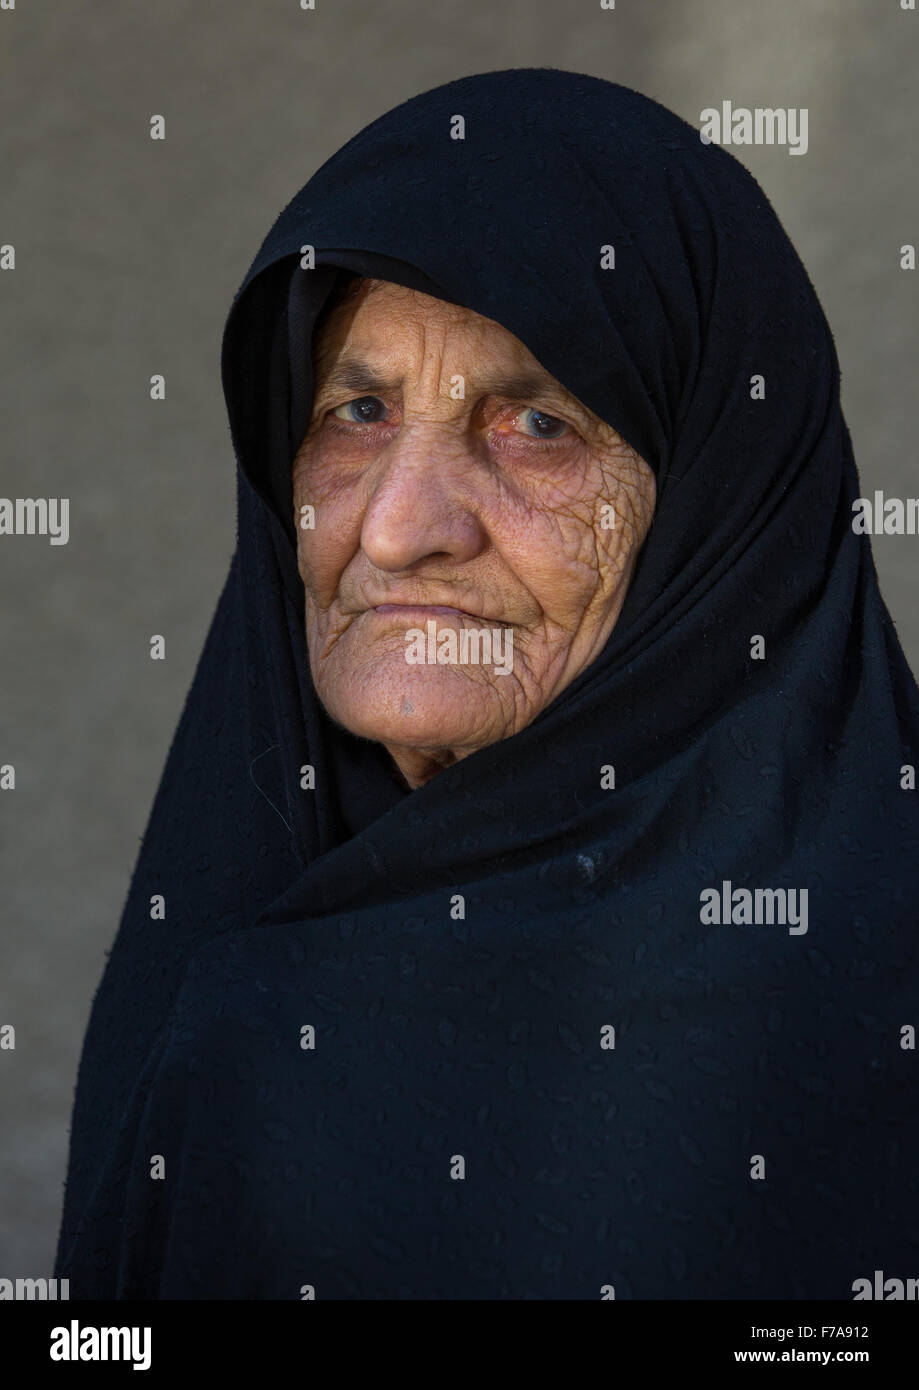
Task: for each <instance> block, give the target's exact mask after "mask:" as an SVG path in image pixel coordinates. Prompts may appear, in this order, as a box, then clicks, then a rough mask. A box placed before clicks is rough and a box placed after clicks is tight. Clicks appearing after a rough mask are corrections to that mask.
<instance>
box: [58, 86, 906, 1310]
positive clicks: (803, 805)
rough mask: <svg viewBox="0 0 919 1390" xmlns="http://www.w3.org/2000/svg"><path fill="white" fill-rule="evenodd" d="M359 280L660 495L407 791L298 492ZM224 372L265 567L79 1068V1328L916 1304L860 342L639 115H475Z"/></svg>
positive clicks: (255, 541) (746, 202) (616, 91)
mask: <svg viewBox="0 0 919 1390" xmlns="http://www.w3.org/2000/svg"><path fill="white" fill-rule="evenodd" d="M455 115H462V116H463V117H464V120H465V139H464V140H454V139H451V138H450V125H451V118H452V117H454V116H455ZM307 245H311V246H314V247H315V248H316V254H317V267H316V268H315V269H312V270H310V269H301V268H300V255H301V248H302V247H304V246H307ZM604 246H612V247H614V248H615V269H609V270H604V269H601V250H602V248H603V247H604ZM342 269H348V270H352V271H353V270H364V271H365V272H366V273H368V274H375V275H378V276H380V277H381V278H387V279H392V280H396V281H398V282H400V283H405V284H411V285H414V286H416V287H417V288H427V289H428V292H430V293H435V294H437V295H439V296H440V297H441V298H444V299H447V300H452V301H454V302H456V303H459V304H463V305H466V306H468V307H469V308H471V309H473V310H475V311H477V312H478V313H480V314H483V315H485V316H487V317H489V318H491V319H494V320H496V321H498V322H499V323H501V324H503V325H504V327H505V328H507V329H508V330H510V331H511V332H512V333H514V334H516V335H517V337H519V338H520V339H521V340H522V341H523V342H524V343H525V344H526V345H527V347H528V348H529V349H530V351H531V352H532V353H533V354H534V355H535V356H536V357H537V358H538V359H539V361H540V362H541V363H542V364H543V365H544V366H545V367H546V368H547V369H548V370H549V371H550V372H552V373H553V374H554V375H555V376H556V377H557V378H558V379H559V380H560V381H561V382H562V383H563V384H564V385H565V386H566V387H567V388H568V389H569V390H570V391H572V392H573V393H574V394H575V395H577V396H578V397H579V398H580V399H581V400H582V401H583V402H584V403H585V404H587V405H588V406H590V407H591V408H592V409H593V410H594V411H596V412H597V413H598V414H599V415H600V416H601V417H602V418H603V419H605V420H607V421H608V422H609V423H610V424H612V425H613V426H615V428H616V429H617V430H619V432H620V433H621V434H622V435H623V436H624V437H625V439H627V440H628V442H629V443H631V444H632V445H633V446H634V447H635V449H637V450H638V452H639V453H640V454H642V455H643V457H644V458H645V459H646V460H647V461H648V463H649V464H651V466H652V467H653V469H654V471H655V473H656V476H657V486H658V502H657V511H656V515H655V520H654V522H653V525H652V528H651V532H650V534H649V537H648V540H647V542H646V544H645V547H644V550H643V552H642V554H641V557H640V560H639V563H638V567H637V569H636V572H635V576H634V579H633V583H632V587H631V589H630V591H629V594H628V597H627V599H626V603H625V607H624V610H623V612H622V615H621V618H620V620H619V622H618V625H617V626H616V628H615V630H614V632H613V634H612V637H611V639H610V641H609V643H608V645H607V647H606V649H605V650H604V651H603V653H602V655H601V656H600V657H599V658H598V659H597V660H596V661H595V662H593V664H592V665H591V666H589V667H588V668H587V669H586V670H585V671H584V672H583V673H582V674H581V675H580V676H579V677H578V678H577V680H575V682H574V683H573V684H572V685H570V686H569V687H568V688H567V689H566V690H565V691H564V692H563V693H562V694H561V695H560V696H559V697H558V698H557V699H556V700H555V701H554V702H553V703H552V704H551V705H550V706H549V707H548V708H547V709H545V710H544V711H543V712H542V713H541V715H540V716H539V717H538V718H537V719H536V720H535V721H534V722H533V723H532V724H530V725H529V726H528V727H527V728H525V729H524V730H523V731H522V732H520V733H518V734H517V735H515V736H514V737H512V738H509V739H506V740H503V741H501V742H499V743H496V744H493V745H491V746H490V747H488V748H485V749H484V750H482V751H480V752H477V753H475V754H473V755H472V756H470V757H468V758H466V759H465V760H463V761H461V762H459V763H457V764H456V765H455V766H453V767H451V768H449V769H447V770H445V771H443V772H441V773H439V774H438V775H437V776H435V777H434V778H433V779H432V780H431V781H430V782H428V783H427V784H426V785H425V786H424V787H423V788H422V789H420V790H418V791H415V792H411V793H409V792H405V791H403V790H402V789H401V788H400V786H399V785H398V783H397V782H396V780H395V779H394V777H393V775H392V772H391V768H390V764H389V761H388V758H387V756H386V754H385V753H384V751H383V750H382V748H381V747H379V746H378V745H375V744H372V743H369V742H364V741H361V740H359V739H356V738H353V737H352V736H351V735H349V734H346V733H345V732H344V731H342V730H341V729H339V728H337V727H336V726H334V725H333V724H332V722H331V721H330V720H329V719H328V718H327V717H326V716H325V714H324V713H323V711H322V709H321V708H320V707H319V705H318V702H317V699H316V696H315V693H314V691H313V688H312V685H311V681H310V676H309V672H308V664H307V655H306V649H305V641H304V636H303V595H302V589H301V585H300V582H299V579H298V576H297V570H296V563H295V549H294V531H293V521H292V502H291V492H290V480H289V469H290V462H291V459H292V457H293V453H294V452H295V449H296V447H297V445H298V443H299V441H300V438H301V436H302V433H303V430H304V428H305V424H306V421H307V419H308V417H309V410H310V400H311V395H310V393H311V383H310V360H309V353H310V332H311V327H312V324H313V322H314V320H315V316H316V314H317V312H318V311H319V309H320V307H321V305H322V304H323V303H324V302H325V300H326V296H327V295H328V293H329V290H330V289H331V287H332V286H333V284H335V283H336V281H337V279H338V277H339V275H340V272H341V270H342ZM223 370H224V383H225V390H226V396H227V402H228V408H229V413H230V421H231V427H232V434H233V442H234V446H235V449H236V453H237V457H238V462H239V534H238V548H237V552H236V555H235V557H234V561H233V564H232V567H231V570H230V574H229V577H228V580H227V583H226V587H225V590H224V592H223V595H222V598H221V600H220V603H219V606H218V609H217V613H216V616H215V618H214V621H213V626H212V629H211V632H210V634H209V637H208V640H207V643H206V646H205V649H204V653H203V655H202V658H201V662H200V665H199V668H198V671H197V674H196V676H195V680H194V683H193V686H192V689H191V693H190V695H189V699H188V702H187V706H186V708H185V711H184V714H183V716H182V719H181V722H180V725H179V728H178V731H177V734H176V737H175V740H174V743H173V746H172V748H171V751H170V753H169V758H168V762H167V765H166V769H165V773H164V776H163V779H162V783H161V786H160V789H159V792H158V795H157V798H156V802H155V805H154V808H153V813H152V817H151V820H150V824H149V827H148V830H147V833H146V837H145V839H144V842H143V847H142V851H141V854H140V858H139V862H138V865H137V868H136V871H135V875H134V879H133V883H132V887H131V892H130V895H129V899H128V903H127V906H126V910H125V914H124V917H123V920H122V923H121V927H120V930H119V932H118V935H117V938H116V941H115V944H114V948H113V950H112V953H111V956H110V959H109V961H108V965H107V968H106V971H105V974H104V978H103V980H102V983H101V986H100V989H99V991H98V994H97V997H96V1000H95V1004H94V1007H93V1013H92V1018H91V1022H90V1026H89V1030H88V1034H87V1038H86V1042H85V1046H84V1053H83V1058H82V1062H81V1067H80V1073H79V1081H78V1088H77V1096H76V1105H75V1112H74V1121H73V1129H72V1138H71V1154H70V1168H69V1176H68V1184H67V1190H66V1200H65V1209H64V1216H63V1225H62V1230H61V1237H60V1246H59V1253H58V1261H57V1268H56V1274H57V1275H58V1276H59V1277H69V1278H70V1280H71V1293H72V1296H73V1297H76V1298H91V1297H110V1296H117V1297H122V1298H151V1299H152V1298H230V1299H232V1298H240V1299H244V1298H248V1299H259V1298H272V1299H299V1298H301V1297H302V1296H303V1295H304V1292H305V1291H307V1289H308V1287H311V1288H312V1289H314V1290H315V1296H316V1297H317V1298H370V1299H376V1298H410V1299H416V1298H449V1299H452V1298H486V1299H516V1298H539V1299H543V1298H546V1299H556V1298H559V1299H599V1298H601V1297H603V1296H604V1294H603V1292H602V1291H603V1290H604V1289H606V1290H607V1293H606V1296H609V1286H612V1288H613V1289H614V1290H615V1296H616V1297H617V1298H687V1299H694V1298H727V1299H733V1298H750V1297H753V1298H814V1297H827V1298H840V1299H848V1298H851V1297H852V1283H853V1281H854V1280H856V1279H858V1278H860V1277H863V1276H867V1277H871V1276H872V1273H873V1271H874V1270H875V1269H882V1270H884V1271H885V1274H887V1275H890V1276H896V1277H900V1278H907V1277H914V1276H919V1266H917V1246H919V1201H917V1195H919V1179H917V1176H916V1164H915V1155H916V1151H917V1140H919V1125H917V1105H916V1081H915V1077H916V1062H915V1057H916V1053H915V1051H913V1050H910V1049H909V1048H908V1046H905V1045H904V1041H905V1039H906V1038H907V1036H908V1035H907V1034H905V1033H901V1030H902V1029H904V1028H905V1027H906V1025H915V1024H917V1023H919V1017H917V1009H916V998H917V991H916V974H915V971H916V920H917V906H916V904H917V895H919V883H917V877H919V875H917V868H916V861H917V855H916V851H917V845H919V823H917V810H916V798H917V793H916V792H915V791H912V790H909V789H908V786H907V787H904V786H901V768H902V767H903V766H904V765H906V764H913V763H914V762H915V761H916V735H917V728H919V697H917V690H916V686H915V683H914V681H913V679H912V676H911V675H910V672H909V670H908V668H907V665H906V662H905V660H904V657H903V654H902V652H901V649H900V646H899V643H898V640H897V638H896V635H895V632H894V629H893V626H892V624H891V621H890V618H889V616H888V614H887V611H886V609H885V607H884V604H883V602H882V599H881V597H880V595H879V592H878V586H877V580H876V576H875V569H874V564H873V560H872V555H871V550H870V543H869V540H868V538H867V537H866V536H862V535H856V534H854V533H853V530H852V527H851V517H852V501H853V499H854V498H855V497H857V496H858V494H859V483H858V478H857V474H856V470H855V465H854V462H853V458H852V452H851V447H850V443H849V438H848V435H847V431H846V427H845V423H844V420H843V416H842V413H841V410H840V401H839V372H838V366H837V361H836V355H835V350H834V346H833V342H832V339H831V336H830V332H829V329H828V327H827V324H826V322H825V319H824V317H823V314H822V311H821V309H820V306H819V304H818V302H817V299H816V297H815V294H814V291H813V289H812V287H811V285H810V282H809V280H808V278H807V276H806V274H805V272H804V270H803V268H802V266H801V264H800V262H799V260H798V258H797V256H796V254H795V252H794V250H793V249H792V247H791V245H790V244H789V242H788V240H787V238H786V236H785V234H784V233H783V231H782V229H781V227H780V226H779V224H778V222H777V219H776V217H775V215H774V213H773V211H772V210H771V208H770V206H769V204H768V202H767V200H766V198H765V196H764V195H763V193H762V191H761V190H760V188H759V187H758V185H757V184H756V183H755V181H754V180H753V179H752V178H751V177H750V175H749V174H747V173H746V172H745V171H744V169H743V168H742V167H741V166H740V165H739V164H738V163H737V162H736V161H735V160H734V159H733V158H732V157H731V156H730V155H728V154H727V153H726V152H725V151H724V150H722V149H721V148H719V147H718V146H716V145H705V144H703V143H702V142H701V141H700V139H699V135H698V132H697V131H695V130H693V129H692V128H690V127H689V126H688V125H686V124H685V123H684V122H683V121H681V120H679V119H678V118H677V117H675V116H674V115H672V114H671V113H669V112H668V111H666V110H664V109H663V108H662V107H660V106H658V105H657V104H655V103H654V102H652V101H649V100H647V99H646V98H644V97H642V96H640V95H638V94H636V93H634V92H631V91H628V90H626V89H624V88H622V87H618V86H614V85H611V84H609V83H606V82H603V81H600V80H598V79H596V78H591V77H583V76H578V75H574V74H569V73H564V72H560V71H556V70H549V69H533V70H526V69H523V70H514V71H509V72H497V73H490V74H486V75H483V76H478V77H470V78H464V79H462V80H460V81H457V82H453V83H450V84H449V85H447V86H445V87H441V88H439V89H437V90H435V91H432V92H428V93H426V94H424V95H422V96H419V97H417V98H414V99H413V100H411V101H408V102H406V103H405V104H404V105H402V106H400V107H399V108H398V109H397V110H395V111H393V112H390V113H389V114H387V115H385V116H383V117H382V118H381V119H380V120H378V121H376V122H374V123H373V124H372V125H370V126H369V127H368V128H367V129H366V130H364V131H362V132H361V133H360V134H359V135H357V136H356V137H355V138H354V139H353V140H351V141H350V142H349V143H348V144H347V145H346V146H345V147H344V148H343V149H342V150H341V151H340V152H339V153H338V154H336V155H335V156H334V158H332V159H331V160H329V161H328V163H326V164H325V165H324V166H323V167H322V168H321V169H320V170H319V171H318V173H316V174H315V175H314V177H313V178H312V179H311V180H310V182H309V183H308V184H307V185H306V187H305V188H304V189H303V190H302V191H301V192H300V193H299V194H298V195H297V196H296V197H295V198H294V200H293V201H292V202H291V203H290V205H289V206H288V207H287V208H286V209H285V210H284V212H283V213H282V214H281V215H280V217H279V218H278V220H277V222H276V224H275V226H274V228H273V229H272V231H271V233H270V234H269V236H268V238H267V240H266V241H265V243H264V245H263V246H262V248H261V250H260V252H259V254H258V256H257V257H256V259H255V261H254V263H253V265H252V268H251V270H250V271H249V274H248V275H247V277H246V280H245V282H244V284H243V286H242V288H241V290H240V292H239V294H238V295H237V298H236V300H235V302H234V306H233V309H232V311H231V314H230V318H229V320H228V325H227V331H226V335H225V340H224V357H223ZM754 375H762V376H763V377H764V381H765V395H764V398H762V399H757V398H756V397H755V395H754V394H751V378H752V377H753V376H754ZM756 636H761V637H762V638H763V639H764V644H765V647H764V651H765V655H764V658H763V659H753V658H752V657H751V640H752V639H753V638H754V637H756ZM307 764H310V765H312V766H314V768H315V773H316V785H315V789H313V790H303V789H302V788H301V768H302V767H304V766H305V765H307ZM604 767H612V768H614V769H615V773H614V776H615V786H614V787H610V786H604V785H603V782H604V780H606V781H609V780H610V779H609V774H607V775H606V778H605V779H604V775H603V771H602V770H603V769H604ZM903 780H907V781H908V779H903ZM725 882H727V883H728V884H729V885H730V887H729V888H728V890H727V891H728V894H730V893H731V892H732V890H734V889H741V888H746V889H749V890H751V892H752V890H754V889H778V888H782V889H786V890H795V892H796V893H797V894H799V895H800V893H801V892H802V891H803V890H806V891H807V894H808V899H807V901H808V911H807V917H806V927H807V929H806V931H802V930H801V925H802V924H801V923H799V925H798V926H797V927H796V928H794V929H792V927H791V923H788V924H787V925H783V924H781V923H780V922H773V923H772V924H769V923H768V922H762V923H761V924H757V923H756V922H742V921H740V922H739V921H735V920H731V921H728V922H726V923H722V922H719V921H712V920H711V916H712V914H711V913H710V912H709V913H708V914H707V916H708V920H706V908H705V907H704V902H705V901H706V900H705V899H704V898H703V895H704V893H705V890H706V889H710V888H711V889H716V890H717V893H718V901H719V902H720V901H721V896H720V895H721V894H722V891H723V890H722V885H723V884H724V883H725ZM155 894H162V895H163V896H164V897H165V901H166V917H165V920H163V921H157V920H151V915H150V911H151V909H150V901H151V897H152V896H153V895H155ZM456 895H461V896H462V899H463V901H464V908H465V915H464V916H460V915H459V911H458V907H457V904H456ZM763 901H764V902H765V898H764V899H763ZM789 901H790V900H789ZM801 901H802V900H801V898H800V896H799V898H798V903H799V905H800V903H801ZM730 906H731V911H732V912H733V911H734V908H733V900H731V903H730ZM306 1025H310V1026H312V1027H313V1028H314V1029H315V1047H314V1048H308V1047H307V1048H304V1047H302V1046H301V1041H302V1040H304V1038H306V1039H308V1036H309V1035H303V1034H302V1032H301V1030H302V1029H303V1028H304V1027H305V1026H306ZM610 1029H612V1030H614V1032H611V1031H609V1030H610ZM604 1030H605V1031H604ZM612 1043H614V1045H610V1044H612ZM155 1155H161V1156H162V1158H163V1160H164V1164H165V1176H164V1177H162V1178H156V1177H151V1166H152V1165H153V1164H154V1162H155V1160H154V1156H155ZM757 1156H759V1157H757ZM460 1159H462V1160H463V1163H462V1164H460V1162H459V1160H460ZM760 1160H761V1161H760ZM463 1165H464V1168H465V1175H464V1176H459V1173H460V1171H461V1169H462V1167H463Z"/></svg>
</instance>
